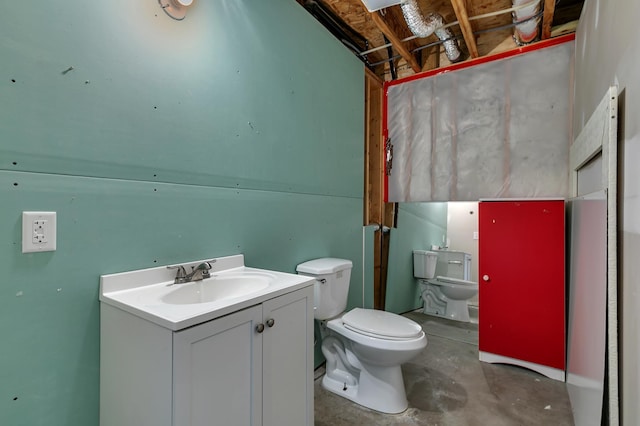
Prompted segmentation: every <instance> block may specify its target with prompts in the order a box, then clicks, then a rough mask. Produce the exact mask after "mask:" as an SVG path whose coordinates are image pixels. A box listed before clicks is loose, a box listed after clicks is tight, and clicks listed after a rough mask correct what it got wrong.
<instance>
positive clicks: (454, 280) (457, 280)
mask: <svg viewBox="0 0 640 426" xmlns="http://www.w3.org/2000/svg"><path fill="white" fill-rule="evenodd" d="M436 281H440V282H441V283H449V284H461V285H470V286H474V285H476V284H477V283H475V282H473V281H467V280H463V279H460V278H452V277H441V276H437V277H436Z"/></svg>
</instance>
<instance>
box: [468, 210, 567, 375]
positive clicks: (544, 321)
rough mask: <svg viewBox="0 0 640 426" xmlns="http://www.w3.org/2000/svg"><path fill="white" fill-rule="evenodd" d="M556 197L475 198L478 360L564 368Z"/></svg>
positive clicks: (561, 232)
mask: <svg viewBox="0 0 640 426" xmlns="http://www.w3.org/2000/svg"><path fill="white" fill-rule="evenodd" d="M564 206H565V203H564V201H563V200H530V201H529V200H528V201H482V202H481V203H480V208H479V230H480V241H479V281H480V283H479V284H480V290H479V297H480V321H479V322H480V324H479V339H480V342H479V349H480V360H481V361H487V362H503V363H511V364H516V365H521V366H525V367H528V368H530V369H532V370H535V371H538V372H540V373H542V374H545V375H547V376H549V377H552V378H555V379H557V380H564V371H565V244H564V241H565V227H564V223H565V221H564V219H565V213H564Z"/></svg>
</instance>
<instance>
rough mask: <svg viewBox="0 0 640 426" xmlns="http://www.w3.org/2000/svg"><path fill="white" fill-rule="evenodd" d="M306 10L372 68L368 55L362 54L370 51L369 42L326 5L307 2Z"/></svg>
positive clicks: (313, 1)
mask: <svg viewBox="0 0 640 426" xmlns="http://www.w3.org/2000/svg"><path fill="white" fill-rule="evenodd" d="M303 6H304V8H305V9H306V10H307V11H308V12H309V13H310V14H311V15H312V16H313V17H314V18H316V19H317V20H318V22H320V23H321V24H322V25H323V26H324V27H325V28H326V29H327V30H329V32H330V33H331V34H333V36H334V37H336V38H337V39H338V40H340V41H341V42H342V44H344V45H345V46H347V48H348V49H349V50H351V51H352V52H353V53H355V55H356V56H357V57H358V59H360V60H361V61H362V62H364V63H365V65H366V66H367V67H369V68H372V66H371V63H370V62H369V59H368V58H367V55H361V53H362V52H364V51H366V50H369V41H368V40H367V39H366V38H364V37H363V36H362V35H361V34H359V33H358V32H356V31H354V30H353V29H352V28H351V27H349V26H348V25H347V24H346V23H345V22H344V21H343V20H342V19H340V18H339V17H338V16H336V15H335V14H334V13H333V12H331V11H330V10H329V9H328V8H327V7H326V6H325V5H323V4H322V3H321V2H319V1H316V0H305V1H304V4H303Z"/></svg>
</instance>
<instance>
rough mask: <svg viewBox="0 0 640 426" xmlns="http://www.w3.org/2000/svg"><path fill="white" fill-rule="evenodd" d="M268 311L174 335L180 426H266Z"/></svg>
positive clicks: (247, 312)
mask: <svg viewBox="0 0 640 426" xmlns="http://www.w3.org/2000/svg"><path fill="white" fill-rule="evenodd" d="M261 323H262V306H261V305H258V306H254V307H251V308H247V309H244V310H242V311H238V312H235V313H233V314H230V315H227V316H224V317H222V318H218V319H216V320H213V321H209V322H207V323H204V324H200V325H197V326H194V327H191V328H188V329H186V330H182V331H179V332H176V333H174V343H173V356H174V359H173V361H174V362H173V366H174V367H173V377H174V383H173V389H174V397H173V404H174V413H173V416H174V417H173V419H174V420H173V424H174V425H175V426H213V425H225V426H234V425H238V426H247V425H251V426H260V425H262V418H261V415H262V399H261V378H262V340H263V338H262V336H263V334H262V333H258V332H257V331H256V326H257V325H258V324H261Z"/></svg>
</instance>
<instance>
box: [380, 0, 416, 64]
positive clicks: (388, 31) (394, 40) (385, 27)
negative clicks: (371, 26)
mask: <svg viewBox="0 0 640 426" xmlns="http://www.w3.org/2000/svg"><path fill="white" fill-rule="evenodd" d="M370 16H371V19H372V20H373V22H374V23H375V24H376V26H377V27H378V28H379V29H380V31H381V32H382V33H383V34H384V35H385V36H387V38H388V39H389V41H391V44H392V45H393V48H394V49H395V50H396V51H397V52H398V53H399V54H400V56H402V58H403V59H404V60H405V61H407V63H408V64H409V65H410V66H411V69H412V70H413V72H420V71H422V67H421V66H420V64H419V63H418V60H417V59H416V57H415V56H414V55H413V53H411V52H410V51H409V49H408V48H407V47H406V45H405V44H404V43H403V42H402V39H401V38H400V37H399V36H398V35H397V34H396V32H395V31H394V30H393V29H392V28H391V26H390V25H389V24H387V22H386V21H385V19H384V17H383V16H382V15H381V14H380V12H372V13H371V14H370Z"/></svg>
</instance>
